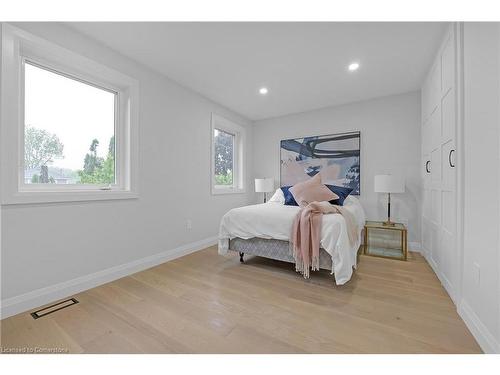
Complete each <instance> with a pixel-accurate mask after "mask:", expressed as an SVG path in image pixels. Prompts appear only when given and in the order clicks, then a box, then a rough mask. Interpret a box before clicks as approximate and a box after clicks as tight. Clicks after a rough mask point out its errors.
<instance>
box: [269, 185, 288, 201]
mask: <svg viewBox="0 0 500 375" xmlns="http://www.w3.org/2000/svg"><path fill="white" fill-rule="evenodd" d="M269 202H275V203H280V204H285V194H283V190H281V189H280V188H278V189H276V191H275V192H274V194H273V196H272V197H271V199H269Z"/></svg>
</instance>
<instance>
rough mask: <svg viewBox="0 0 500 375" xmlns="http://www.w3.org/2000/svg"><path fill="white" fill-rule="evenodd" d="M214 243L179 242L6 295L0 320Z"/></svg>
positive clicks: (212, 241)
mask: <svg viewBox="0 0 500 375" xmlns="http://www.w3.org/2000/svg"><path fill="white" fill-rule="evenodd" d="M216 243H217V237H216V236H215V237H210V238H206V239H204V240H200V241H196V242H192V243H189V244H186V245H182V246H179V247H177V248H175V249H170V250H167V251H163V252H161V253H158V254H154V255H151V256H149V257H146V258H142V259H138V260H134V261H132V262H129V263H125V264H121V265H119V266H114V267H111V268H108V269H105V270H102V271H98V272H95V273H92V274H90V275H85V276H81V277H77V278H76V279H72V280H68V281H65V282H62V283H59V284H55V285H51V286H48V287H44V288H40V289H37V290H33V291H31V292H28V293H25V294H21V295H18V296H15V297H11V298H7V299H5V300H3V301H1V303H0V305H1V309H0V319H4V318H7V317H9V316H12V315H16V314H19V313H22V312H25V311H27V310H30V309H33V308H35V307H38V306H42V305H45V304H47V303H50V302H54V301H57V300H59V299H61V298H66V297H68V296H71V295H73V294H76V293H80V292H82V291H84V290H88V289H91V288H94V287H96V286H99V285H102V284H105V283H108V282H110V281H113V280H116V279H119V278H121V277H124V276H128V275H131V274H133V273H136V272H139V271H142V270H145V269H148V268H151V267H154V266H157V265H159V264H162V263H165V262H167V261H169V260H173V259H176V258H180V257H182V256H184V255H187V254H190V253H194V252H195V251H199V250H202V249H204V248H206V247H208V246H212V245H215V244H216Z"/></svg>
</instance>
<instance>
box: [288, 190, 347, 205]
mask: <svg viewBox="0 0 500 375" xmlns="http://www.w3.org/2000/svg"><path fill="white" fill-rule="evenodd" d="M325 186H326V187H327V188H328V189H330V190H331V191H332V192H334V193H335V194H337V195H338V196H339V199H335V200H333V201H330V203H331V204H336V205H337V206H343V205H344V200H345V199H346V198H347V196H348V195H349V194H351V192H352V191H353V190H354V189H351V188H348V187H342V186H335V185H325ZM290 195H292V194H290ZM285 199H286V196H285ZM285 204H286V203H285Z"/></svg>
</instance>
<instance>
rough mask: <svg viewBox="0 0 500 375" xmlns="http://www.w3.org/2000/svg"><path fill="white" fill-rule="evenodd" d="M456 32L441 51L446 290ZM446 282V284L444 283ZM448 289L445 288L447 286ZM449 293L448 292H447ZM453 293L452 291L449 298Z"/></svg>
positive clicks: (452, 232)
mask: <svg viewBox="0 0 500 375" xmlns="http://www.w3.org/2000/svg"><path fill="white" fill-rule="evenodd" d="M455 61H456V58H455V35H454V33H451V34H450V36H449V38H448V40H447V41H446V42H445V44H444V47H443V50H442V53H441V71H442V79H441V82H442V83H441V126H442V132H441V171H442V177H441V211H442V213H443V215H442V225H441V244H440V248H441V251H442V253H443V258H444V259H445V260H446V261H445V262H443V263H442V264H441V267H440V269H441V272H442V276H443V278H444V280H443V282H444V283H445V284H449V285H448V286H449V287H450V289H449V291H451V290H453V289H454V288H453V287H454V286H455V285H456V279H457V275H455V274H456V267H457V264H458V263H457V259H458V251H457V246H456V224H457V218H456V172H455V170H456V166H455V163H456V151H455V137H456V127H457V126H456V110H457V96H456V88H455V82H456V81H455ZM445 286H446V285H445ZM447 289H448V288H447ZM450 294H451V293H450ZM453 297H454V296H453V295H452V298H453Z"/></svg>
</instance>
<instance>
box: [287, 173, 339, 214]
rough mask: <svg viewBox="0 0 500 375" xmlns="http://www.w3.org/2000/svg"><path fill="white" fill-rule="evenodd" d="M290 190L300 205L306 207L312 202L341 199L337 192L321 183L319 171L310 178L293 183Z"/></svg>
mask: <svg viewBox="0 0 500 375" xmlns="http://www.w3.org/2000/svg"><path fill="white" fill-rule="evenodd" d="M289 191H290V193H291V194H292V195H293V198H294V199H295V201H296V202H297V204H298V205H299V206H300V207H305V206H307V205H308V204H309V203H311V202H323V201H327V202H328V201H331V200H335V199H339V196H338V195H337V194H335V193H334V192H332V191H331V190H330V189H328V188H327V187H326V186H325V185H323V184H322V183H321V175H320V174H319V173H318V174H316V175H315V176H314V177H313V178H311V179H310V180H307V181H304V182H299V183H298V184H295V185H293V186H292V187H291V188H290V190H289Z"/></svg>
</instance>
